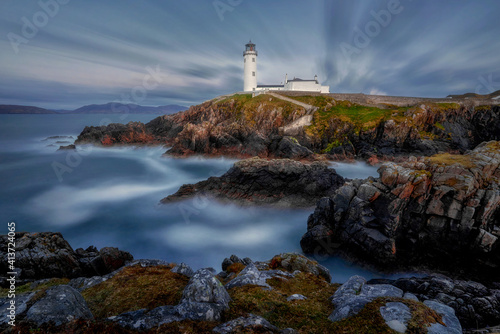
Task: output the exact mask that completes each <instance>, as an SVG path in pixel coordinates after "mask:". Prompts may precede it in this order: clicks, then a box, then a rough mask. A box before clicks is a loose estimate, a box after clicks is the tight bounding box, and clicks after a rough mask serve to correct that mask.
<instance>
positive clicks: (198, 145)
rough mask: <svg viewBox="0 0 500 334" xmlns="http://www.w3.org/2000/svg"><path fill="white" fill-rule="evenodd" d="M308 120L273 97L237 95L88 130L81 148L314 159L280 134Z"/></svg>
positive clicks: (78, 141)
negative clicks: (158, 148)
mask: <svg viewBox="0 0 500 334" xmlns="http://www.w3.org/2000/svg"><path fill="white" fill-rule="evenodd" d="M304 114H305V110H304V109H303V108H300V107H297V106H295V105H293V104H291V103H287V102H284V101H281V100H278V99H276V98H275V97H271V96H268V95H262V96H259V97H256V98H253V99H252V98H251V96H250V95H248V96H247V95H241V96H239V95H236V96H234V97H231V98H228V99H225V100H221V101H209V102H205V103H203V104H201V105H197V106H192V107H191V108H189V110H187V111H185V112H180V113H177V114H174V115H168V116H161V117H158V118H155V119H154V120H152V121H151V122H149V123H147V124H142V123H139V122H131V123H129V124H127V125H121V124H110V125H108V126H101V127H86V128H85V129H84V130H83V131H82V133H81V134H80V135H79V136H78V139H77V141H76V144H84V143H96V144H102V145H114V144H165V145H167V146H171V149H170V150H169V151H168V152H167V153H168V154H171V155H176V156H187V155H192V154H202V155H226V156H235V157H252V156H261V157H268V156H270V157H284V158H297V159H302V158H306V157H308V156H310V155H311V154H312V152H311V151H309V150H308V149H307V148H305V147H303V146H301V145H300V144H299V143H298V142H297V141H296V140H291V139H289V138H288V139H287V137H282V136H280V135H279V128H280V127H283V126H285V125H287V124H289V123H292V122H293V121H295V120H296V119H298V118H300V117H301V116H303V115H304Z"/></svg>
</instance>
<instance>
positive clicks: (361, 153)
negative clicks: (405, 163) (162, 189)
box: [76, 94, 500, 159]
mask: <svg viewBox="0 0 500 334" xmlns="http://www.w3.org/2000/svg"><path fill="white" fill-rule="evenodd" d="M291 98H293V99H295V100H296V101H298V102H301V103H307V104H308V105H311V106H313V107H314V110H316V111H311V110H306V108H304V107H301V106H298V105H297V104H294V103H291V102H289V101H284V100H281V99H279V98H277V97H276V96H271V95H266V94H261V95H259V96H257V97H254V98H252V97H251V95H233V96H230V97H224V98H220V99H215V100H212V101H208V102H205V103H203V104H201V105H198V106H193V107H191V108H189V110H187V111H184V112H180V113H177V114H174V115H167V116H161V117H158V118H156V119H154V120H152V121H151V122H149V123H147V124H141V123H133V124H130V123H129V124H128V125H118V124H111V125H109V126H107V127H106V126H101V127H86V128H85V129H84V130H83V131H82V133H81V134H80V136H79V137H78V139H77V141H76V144H83V143H94V144H101V145H115V144H144V143H147V144H164V145H166V146H169V147H171V148H170V149H169V151H168V152H167V154H171V155H175V156H188V155H193V154H200V155H207V156H215V155H226V156H233V157H240V158H247V157H251V156H259V157H263V158H293V159H304V158H310V159H314V158H315V156H314V153H316V154H327V155H328V156H329V157H330V158H333V159H345V158H363V159H369V158H375V157H377V158H379V159H392V158H394V157H399V156H407V155H409V154H421V155H432V154H436V153H438V152H441V151H444V152H453V151H459V152H464V151H465V150H468V149H472V148H474V147H475V146H476V145H478V144H479V143H481V142H483V141H487V140H499V139H500V116H499V110H500V107H499V106H495V105H485V106H474V105H472V104H470V105H467V104H466V103H465V102H464V103H462V104H459V103H433V102H422V103H420V104H418V105H414V106H404V107H398V106H395V105H389V104H377V105H370V104H356V103H353V102H349V101H344V100H335V99H334V98H333V97H331V96H291ZM311 114H312V115H311ZM306 118H307V120H306ZM299 119H300V120H302V119H304V121H303V122H302V121H299ZM294 122H298V123H300V124H302V126H301V127H299V128H298V129H297V128H296V127H293V126H292V127H290V125H292V124H297V123H294ZM290 128H293V133H291V132H290V133H289V129H290ZM135 132H137V134H135Z"/></svg>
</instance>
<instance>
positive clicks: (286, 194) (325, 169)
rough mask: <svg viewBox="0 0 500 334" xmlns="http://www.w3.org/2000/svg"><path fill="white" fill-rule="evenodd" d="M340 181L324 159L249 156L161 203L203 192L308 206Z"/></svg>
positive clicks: (245, 201) (253, 201) (252, 201)
mask: <svg viewBox="0 0 500 334" xmlns="http://www.w3.org/2000/svg"><path fill="white" fill-rule="evenodd" d="M342 184H344V179H343V178H342V177H341V176H339V175H338V174H337V173H336V172H335V170H334V169H332V168H329V166H328V164H327V163H325V162H313V163H311V164H305V163H301V162H298V161H294V160H290V159H279V160H278V159H277V160H264V159H259V158H253V159H247V160H242V161H239V162H236V163H235V164H234V166H233V167H232V168H231V169H229V170H228V171H227V172H226V173H225V174H224V175H222V176H221V177H211V178H209V179H208V180H206V181H202V182H199V183H197V184H187V185H183V186H182V187H181V188H180V189H179V191H177V193H175V194H173V195H170V196H168V197H166V198H164V199H163V200H162V203H168V202H171V201H175V200H180V199H185V198H189V197H192V196H196V195H204V196H210V197H214V198H217V199H220V200H232V201H234V202H236V203H239V204H243V205H244V204H273V205H274V206H279V207H308V206H314V203H316V201H317V200H318V199H320V198H321V197H323V196H328V195H330V194H333V192H334V191H335V190H336V189H337V188H339V187H340V186H341V185H342Z"/></svg>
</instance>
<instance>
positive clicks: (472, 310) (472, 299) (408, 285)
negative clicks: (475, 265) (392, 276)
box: [368, 275, 500, 328]
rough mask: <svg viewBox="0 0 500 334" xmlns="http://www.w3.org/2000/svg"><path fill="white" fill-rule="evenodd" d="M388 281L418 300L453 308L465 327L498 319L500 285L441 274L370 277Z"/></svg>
mask: <svg viewBox="0 0 500 334" xmlns="http://www.w3.org/2000/svg"><path fill="white" fill-rule="evenodd" d="M368 283H370V284H375V283H383V284H391V285H393V286H395V287H397V288H399V289H401V290H403V291H404V292H405V293H411V294H413V295H414V296H415V297H416V298H418V299H419V300H422V301H425V300H436V301H438V302H440V303H442V304H444V305H447V306H448V307H451V308H453V309H454V310H455V313H456V315H457V317H458V319H460V323H461V324H462V325H463V326H464V327H465V328H478V327H479V328H483V327H487V326H493V325H496V324H498V323H500V289H498V288H500V286H498V288H497V289H495V288H488V287H486V286H485V285H483V284H481V283H478V282H474V281H463V280H454V279H451V278H449V277H446V276H444V275H439V276H437V275H432V276H429V277H422V278H416V277H412V278H400V279H398V280H372V281H369V282H368Z"/></svg>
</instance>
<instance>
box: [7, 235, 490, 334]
mask: <svg viewBox="0 0 500 334" xmlns="http://www.w3.org/2000/svg"><path fill="white" fill-rule="evenodd" d="M17 238H18V241H19V242H20V245H22V247H20V253H19V254H20V256H19V258H18V261H19V268H20V272H19V274H18V275H19V277H20V278H23V277H24V279H25V281H24V282H25V283H24V284H23V285H22V286H18V288H17V289H18V291H19V292H18V294H17V296H16V303H17V304H16V305H17V312H18V313H17V315H16V324H17V325H16V327H15V328H11V327H10V326H8V325H7V323H6V321H5V320H6V319H8V318H7V317H6V315H7V313H6V312H7V309H6V308H7V305H8V303H9V300H8V298H7V297H6V296H5V295H2V296H4V297H0V312H1V314H2V317H1V319H2V322H1V323H0V324H1V326H2V328H1V329H2V330H3V332H5V333H14V332H15V333H28V332H32V331H33V330H36V332H39V333H65V332H68V331H70V332H72V333H93V332H120V333H136V332H145V333H146V332H147V333H152V332H155V333H156V332H158V331H159V332H168V333H181V332H183V333H184V332H189V333H241V332H245V333H264V332H265V333H324V332H337V331H339V332H349V333H358V332H360V331H366V330H368V331H374V332H377V333H393V330H395V331H398V332H405V331H408V332H412V333H462V330H463V329H464V330H465V329H469V328H477V327H478V326H482V327H486V326H493V325H498V324H499V323H500V314H499V307H498V306H499V305H500V284H499V283H496V284H495V285H491V286H489V287H486V286H484V285H482V284H480V283H477V282H472V281H457V280H452V279H450V278H447V277H444V276H429V277H426V278H405V279H399V280H396V281H391V280H372V281H369V282H367V281H366V280H365V279H364V278H362V277H360V276H353V277H351V278H350V279H349V280H348V281H347V282H345V283H344V284H342V285H339V284H332V283H331V282H330V280H331V277H330V273H329V271H328V269H326V268H325V267H323V266H321V265H320V264H318V263H317V262H316V261H313V260H310V259H308V258H307V257H305V256H303V255H300V254H296V253H285V254H279V255H276V256H275V257H273V258H272V259H270V260H269V261H263V262H254V261H252V260H251V259H248V258H245V259H240V258H239V257H237V256H235V255H232V256H231V257H229V258H226V259H225V260H224V261H223V263H222V271H220V272H218V273H217V271H216V270H215V269H213V268H204V269H199V270H196V271H194V270H192V269H191V268H190V267H189V266H188V265H186V264H183V263H181V264H172V263H168V262H165V261H160V260H135V261H134V260H133V259H132V257H131V256H130V254H128V253H126V252H122V251H119V250H116V249H114V248H105V249H102V250H100V251H99V252H98V254H99V255H97V258H98V257H100V258H101V259H103V261H104V263H105V264H108V265H111V266H110V267H106V270H105V271H109V270H111V268H115V267H117V266H118V267H119V268H117V269H116V270H114V271H112V272H110V273H107V274H102V272H101V273H100V274H97V275H94V276H92V277H85V276H81V277H78V276H79V274H80V273H86V274H91V273H92V272H85V271H78V269H77V270H75V268H80V270H81V269H82V265H81V263H88V262H89V261H87V260H83V261H82V260H81V259H90V258H92V259H93V260H92V261H91V262H96V261H97V262H99V260H96V257H94V255H96V254H94V253H96V252H95V251H94V250H95V248H93V247H89V250H88V251H86V253H85V254H87V255H86V256H83V257H81V258H80V261H78V260H77V262H74V261H72V260H71V259H72V256H73V257H75V256H76V254H77V253H81V252H82V250H76V251H72V249H71V247H70V246H69V244H68V243H67V242H66V241H65V240H64V239H62V237H61V235H60V234H59V233H49V232H47V233H21V234H18V235H17ZM33 245H36V247H33ZM109 249H112V250H114V251H113V252H112V254H113V256H111V257H108V258H107V257H106V256H103V254H106V253H107V252H108V250H109ZM2 251H4V250H2ZM91 253H92V254H91ZM89 254H90V255H89ZM68 255H69V256H68ZM124 255H125V256H124ZM106 258H107V259H108V260H107V261H106V260H104V259H106ZM63 259H66V261H65V262H63V261H62V260H63ZM45 265H49V267H50V275H49V272H47V271H44V272H37V273H33V272H30V271H29V269H33V268H41V267H44V266H45ZM84 267H85V266H84ZM68 273H69V276H68ZM48 276H52V277H51V278H48ZM41 278H43V279H41ZM1 282H2V286H3V287H5V281H1ZM4 290H5V289H3V290H0V292H1V293H4ZM311 319H315V320H314V322H311ZM488 332H489V330H488V329H485V330H484V331H483V332H482V333H488Z"/></svg>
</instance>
